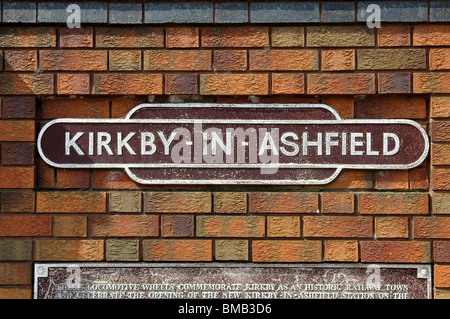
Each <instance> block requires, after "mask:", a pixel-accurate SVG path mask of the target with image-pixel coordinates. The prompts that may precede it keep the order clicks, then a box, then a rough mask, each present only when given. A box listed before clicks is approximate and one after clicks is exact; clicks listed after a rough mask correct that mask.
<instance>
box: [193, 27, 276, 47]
mask: <svg viewBox="0 0 450 319" xmlns="http://www.w3.org/2000/svg"><path fill="white" fill-rule="evenodd" d="M201 45H202V47H268V46H269V28H268V27H254V26H250V27H207V28H202V30H201Z"/></svg>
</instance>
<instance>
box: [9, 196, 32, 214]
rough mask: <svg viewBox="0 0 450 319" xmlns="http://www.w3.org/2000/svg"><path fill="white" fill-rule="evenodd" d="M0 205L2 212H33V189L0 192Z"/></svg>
mask: <svg viewBox="0 0 450 319" xmlns="http://www.w3.org/2000/svg"><path fill="white" fill-rule="evenodd" d="M1 203H2V204H1V207H2V212H4V213H34V209H35V193H34V191H18V192H17V191H12V192H11V191H9V192H2V193H1Z"/></svg>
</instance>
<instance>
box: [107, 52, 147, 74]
mask: <svg viewBox="0 0 450 319" xmlns="http://www.w3.org/2000/svg"><path fill="white" fill-rule="evenodd" d="M141 60H142V58H141V51H140V50H110V51H109V70H110V71H140V70H141V69H142V67H141Z"/></svg>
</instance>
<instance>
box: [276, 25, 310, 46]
mask: <svg viewBox="0 0 450 319" xmlns="http://www.w3.org/2000/svg"><path fill="white" fill-rule="evenodd" d="M271 44H272V47H303V46H304V45H305V28H303V27H272V29H271Z"/></svg>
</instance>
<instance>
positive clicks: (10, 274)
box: [0, 263, 33, 286]
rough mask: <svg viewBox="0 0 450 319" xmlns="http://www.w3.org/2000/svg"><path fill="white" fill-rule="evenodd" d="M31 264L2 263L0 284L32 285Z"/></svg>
mask: <svg viewBox="0 0 450 319" xmlns="http://www.w3.org/2000/svg"><path fill="white" fill-rule="evenodd" d="M32 274H33V272H32V269H31V264H22V263H20V264H19V263H0V285H10V286H12V285H31V277H32Z"/></svg>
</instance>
